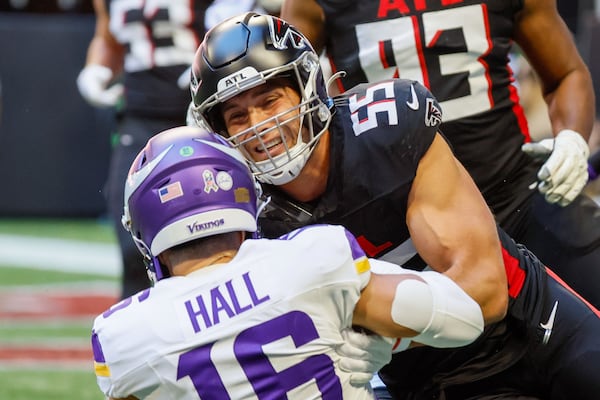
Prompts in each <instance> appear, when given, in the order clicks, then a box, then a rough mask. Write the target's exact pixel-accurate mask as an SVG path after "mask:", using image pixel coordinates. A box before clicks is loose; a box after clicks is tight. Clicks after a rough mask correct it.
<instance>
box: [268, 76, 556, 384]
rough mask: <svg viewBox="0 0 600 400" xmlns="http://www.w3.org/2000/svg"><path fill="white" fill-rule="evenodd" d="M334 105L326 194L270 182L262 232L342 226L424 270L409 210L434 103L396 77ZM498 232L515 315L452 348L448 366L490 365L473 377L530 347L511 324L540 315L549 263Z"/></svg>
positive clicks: (431, 130) (380, 254)
mask: <svg viewBox="0 0 600 400" xmlns="http://www.w3.org/2000/svg"><path fill="white" fill-rule="evenodd" d="M334 104H335V107H334V114H333V118H332V122H331V125H330V129H329V134H330V146H331V155H330V171H329V175H328V183H327V188H326V191H325V193H324V194H323V196H322V197H321V198H320V199H318V200H317V201H315V202H314V203H310V204H308V203H299V202H297V201H295V200H292V199H290V198H289V197H288V196H286V195H285V194H284V193H282V192H281V191H279V190H278V189H277V188H276V187H273V186H270V185H265V186H264V189H265V193H266V194H267V195H269V196H270V197H271V201H270V202H269V203H268V204H267V206H266V207H265V209H264V211H263V213H262V214H261V216H260V218H259V224H260V229H261V232H262V234H263V236H266V237H278V236H279V235H281V234H284V233H287V232H289V231H291V230H293V229H296V228H298V227H300V226H304V225H308V224H315V223H331V224H341V225H344V226H345V227H346V228H347V229H348V230H349V231H350V232H352V233H353V234H354V235H355V236H356V238H357V240H358V242H359V243H360V245H361V247H362V248H363V250H364V251H365V253H366V254H367V255H368V256H370V257H374V258H380V259H384V260H387V261H391V262H395V263H397V264H400V265H403V266H405V267H408V268H413V269H418V270H421V269H423V268H425V267H426V265H425V264H424V262H423V261H422V259H421V258H420V257H419V255H418V254H417V252H416V250H415V248H414V246H413V245H412V242H411V240H410V234H409V231H408V228H407V225H406V210H407V202H408V196H409V193H410V188H411V186H412V183H413V180H414V178H415V175H416V170H417V167H418V165H419V161H420V160H421V158H422V157H423V156H424V154H425V153H426V152H427V150H428V148H429V146H430V145H431V143H432V141H433V138H434V137H435V134H436V132H437V130H438V127H439V123H440V118H441V113H440V111H439V108H438V104H437V101H436V100H435V99H434V98H433V96H432V95H431V93H430V92H429V91H428V90H427V89H426V88H425V87H424V86H422V85H421V84H419V83H418V82H416V81H408V80H402V79H396V80H388V81H382V82H379V83H373V84H361V85H358V86H357V87H355V88H353V89H351V90H349V91H347V92H345V93H344V94H343V95H340V96H337V97H335V98H334ZM499 235H500V239H501V243H502V247H503V249H502V250H503V257H504V263H505V268H506V273H507V277H508V282H509V287H508V291H509V314H510V316H511V319H510V321H508V320H504V321H503V322H501V323H499V324H496V325H492V326H491V327H490V328H487V329H486V331H485V333H484V334H483V335H482V337H481V338H480V339H478V340H477V341H476V342H475V343H473V344H472V345H470V346H467V347H466V348H461V350H457V352H459V354H455V351H454V350H448V351H447V352H446V354H447V357H448V360H447V364H446V365H448V369H449V370H454V369H457V368H458V366H460V365H462V364H463V363H466V362H470V361H468V360H473V359H479V358H480V357H484V358H485V359H486V361H485V363H484V364H485V367H483V368H480V369H477V368H476V371H475V372H473V371H471V372H470V373H471V374H472V375H470V376H480V377H481V376H488V374H492V373H494V371H498V370H501V369H503V368H505V367H507V366H510V365H512V364H514V363H515V362H516V361H517V360H519V359H520V358H521V356H522V355H523V354H524V352H525V351H526V346H527V345H526V338H523V337H519V336H514V334H515V332H518V330H516V329H512V328H511V329H508V328H507V324H508V323H512V322H513V321H531V322H532V323H535V321H538V320H539V318H540V312H541V304H542V302H541V301H540V299H541V297H542V296H543V289H542V287H543V286H544V282H545V279H546V276H545V273H544V267H543V265H541V263H540V262H539V261H538V260H537V259H536V258H535V257H534V256H533V255H532V254H531V253H530V252H528V251H527V250H526V249H525V248H523V247H521V246H520V245H517V244H515V243H514V241H512V239H510V237H509V236H508V235H507V234H506V233H505V232H504V231H502V230H501V229H499ZM499 348H505V349H506V351H498V349H499ZM509 349H510V350H509ZM401 357H402V355H400V354H399V355H397V356H395V358H399V359H402V358H401ZM445 357H446V356H444V359H445ZM432 360H433V361H432V362H435V360H438V361H439V358H437V357H434V358H433V359H432ZM455 363H457V364H455ZM492 365H493V366H494V368H491V366H492ZM469 370H470V369H469ZM461 371H462V370H461ZM460 373H461V372H460V371H457V374H460Z"/></svg>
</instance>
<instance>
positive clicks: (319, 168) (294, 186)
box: [281, 132, 329, 202]
mask: <svg viewBox="0 0 600 400" xmlns="http://www.w3.org/2000/svg"><path fill="white" fill-rule="evenodd" d="M328 176H329V132H325V133H324V134H323V136H321V139H320V140H319V143H317V145H316V147H315V149H314V151H313V152H312V154H311V156H310V158H309V159H308V161H307V162H306V165H305V166H304V168H302V172H300V175H298V177H297V178H296V179H294V180H293V181H291V182H289V183H286V184H285V185H281V190H283V191H284V192H285V193H287V194H288V195H289V196H291V197H292V198H294V199H296V200H298V201H302V202H309V201H313V200H315V199H317V198H319V197H320V196H321V195H323V193H324V192H325V189H326V188H327V178H328Z"/></svg>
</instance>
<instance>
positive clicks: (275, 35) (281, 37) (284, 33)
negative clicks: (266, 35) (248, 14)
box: [269, 18, 310, 50]
mask: <svg viewBox="0 0 600 400" xmlns="http://www.w3.org/2000/svg"><path fill="white" fill-rule="evenodd" d="M269 31H270V33H271V41H272V45H273V47H275V48H276V49H278V50H284V49H287V48H289V46H291V47H294V48H296V49H305V48H309V47H310V46H309V45H308V43H307V42H306V40H305V39H304V37H302V35H300V34H299V33H298V32H296V31H294V30H293V29H292V28H291V27H290V26H289V25H288V24H286V23H282V21H281V20H276V19H274V18H269Z"/></svg>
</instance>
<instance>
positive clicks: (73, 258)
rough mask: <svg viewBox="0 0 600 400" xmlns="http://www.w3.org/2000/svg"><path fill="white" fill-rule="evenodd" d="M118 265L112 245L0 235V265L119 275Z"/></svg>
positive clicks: (117, 258)
mask: <svg viewBox="0 0 600 400" xmlns="http://www.w3.org/2000/svg"><path fill="white" fill-rule="evenodd" d="M121 264H122V263H121V258H120V256H119V249H118V247H117V245H116V244H107V243H92V242H84V241H77V240H66V239H53V238H39V237H31V236H19V235H5V234H0V267H2V266H11V267H27V268H38V269H50V270H57V271H66V272H79V273H89V274H99V275H107V276H120V274H121V271H122V265H121Z"/></svg>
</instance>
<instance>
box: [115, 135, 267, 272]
mask: <svg viewBox="0 0 600 400" xmlns="http://www.w3.org/2000/svg"><path fill="white" fill-rule="evenodd" d="M259 196H260V189H259V186H258V185H257V183H256V181H255V179H254V177H253V176H252V173H251V172H250V169H249V168H248V165H247V163H246V160H245V159H244V157H243V156H242V155H241V154H240V153H239V151H237V150H236V149H233V148H232V147H231V146H230V145H229V144H228V143H227V142H226V141H225V140H223V138H222V137H220V136H219V135H216V134H213V133H210V132H208V131H205V130H203V129H201V128H198V127H191V126H182V127H177V128H172V129H168V130H166V131H163V132H161V133H159V134H157V135H156V136H154V137H152V138H151V139H150V140H149V141H148V143H147V144H146V146H145V147H144V148H143V149H142V151H141V152H140V153H139V154H138V155H137V157H136V159H135V160H134V161H133V164H132V166H131V168H130V170H129V174H128V177H127V182H126V183H125V197H124V204H125V207H124V213H123V226H124V227H125V229H127V230H128V231H129V232H130V233H131V236H132V238H133V240H134V242H135V243H136V245H137V247H138V249H139V250H140V252H141V253H142V255H143V256H144V259H145V261H146V265H147V267H148V274H149V276H150V279H151V280H152V281H153V282H156V281H158V280H160V279H162V278H164V277H166V276H167V275H166V270H165V269H163V268H162V266H161V265H160V263H159V261H158V255H159V254H160V253H161V252H163V251H164V250H166V249H169V248H171V247H174V246H177V245H179V244H181V243H185V242H188V241H191V240H194V239H198V238H202V237H206V236H212V235H217V234H221V233H226V232H234V231H247V232H255V231H256V230H257V224H256V216H257V213H258V210H257V208H258V207H257V206H258V203H257V200H258V198H259Z"/></svg>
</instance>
